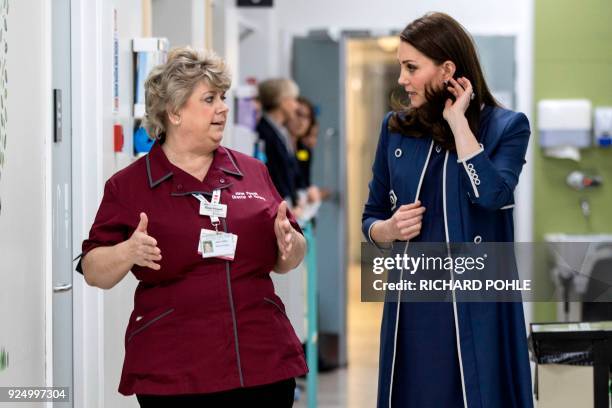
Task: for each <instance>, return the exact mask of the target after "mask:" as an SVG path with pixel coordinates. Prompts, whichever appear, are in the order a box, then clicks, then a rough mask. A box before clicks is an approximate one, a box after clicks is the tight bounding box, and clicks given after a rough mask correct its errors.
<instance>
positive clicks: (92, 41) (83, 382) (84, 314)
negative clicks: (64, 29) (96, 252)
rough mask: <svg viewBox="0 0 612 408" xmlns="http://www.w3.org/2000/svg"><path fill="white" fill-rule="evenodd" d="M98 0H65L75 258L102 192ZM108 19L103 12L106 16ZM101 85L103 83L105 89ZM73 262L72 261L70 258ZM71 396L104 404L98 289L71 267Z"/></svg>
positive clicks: (103, 34)
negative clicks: (67, 5) (67, 3)
mask: <svg viewBox="0 0 612 408" xmlns="http://www.w3.org/2000/svg"><path fill="white" fill-rule="evenodd" d="M104 10H105V8H104V0H72V1H71V23H70V24H71V43H72V45H71V53H72V62H71V64H72V78H71V85H72V94H71V96H72V106H73V109H72V129H73V138H72V167H73V172H72V192H73V194H72V209H73V210H72V211H73V214H72V220H73V224H72V241H73V248H74V251H75V254H74V256H75V257H76V256H77V255H79V253H80V248H81V243H82V240H83V238H84V237H85V236H86V235H87V232H88V231H89V227H90V226H91V224H92V222H93V219H94V217H95V211H96V209H97V207H98V203H99V199H100V197H102V192H103V186H104V183H103V182H104V180H103V171H102V169H103V166H102V163H103V158H102V152H103V147H102V146H103V139H104V137H103V136H104V126H103V115H102V106H101V105H102V104H103V103H104V101H105V95H106V94H107V93H108V92H110V85H105V82H104V75H103V72H104V68H103V64H104V63H105V59H104V49H106V47H104V46H103V44H104V42H105V41H111V38H112V33H111V29H112V27H106V26H105V25H104V23H105V22H106V21H107V19H105V18H104V15H103V14H104ZM107 17H108V18H110V17H109V16H107ZM106 88H109V90H107V89H106ZM75 266H76V263H75ZM74 274H75V275H74V278H73V322H74V323H73V335H74V338H73V347H74V354H73V365H74V368H73V372H74V382H73V384H74V389H73V398H74V406H75V407H92V408H95V407H103V406H104V293H103V291H101V290H99V289H97V288H92V287H90V286H88V285H87V284H86V283H85V280H84V279H83V278H82V277H81V276H80V275H79V274H78V273H77V272H74Z"/></svg>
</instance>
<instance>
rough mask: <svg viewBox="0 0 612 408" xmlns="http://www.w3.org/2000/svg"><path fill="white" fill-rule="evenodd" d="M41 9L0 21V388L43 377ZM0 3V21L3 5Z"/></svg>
mask: <svg viewBox="0 0 612 408" xmlns="http://www.w3.org/2000/svg"><path fill="white" fill-rule="evenodd" d="M47 3H48V2H46V1H43V0H19V1H11V2H10V7H9V9H8V18H7V19H6V20H4V19H0V24H2V26H1V28H0V31H2V36H0V38H2V39H3V40H1V42H2V47H3V48H4V43H6V45H7V52H6V54H5V53H4V49H3V50H1V51H0V54H4V56H2V58H1V60H2V62H3V64H2V66H0V68H4V67H5V66H4V64H7V65H6V74H7V78H3V79H2V80H3V81H4V80H6V79H8V84H7V87H6V91H7V92H6V94H4V95H1V96H0V99H2V103H1V105H0V108H1V109H0V110H1V111H5V112H6V113H7V116H8V123H7V124H6V128H5V129H6V133H5V134H6V139H4V138H3V140H1V141H0V143H1V147H0V152H1V155H2V156H3V159H2V160H0V172H1V177H0V201H1V209H0V279H1V283H0V349H1V350H3V351H4V352H6V353H8V356H9V357H8V366H6V365H4V364H3V365H2V367H0V386H9V385H13V386H15V385H28V384H31V385H43V384H45V378H46V377H47V375H48V373H49V371H48V369H47V367H48V364H47V362H46V361H45V350H46V348H47V346H48V340H49V338H48V337H45V310H46V305H47V302H48V301H50V298H51V284H50V270H51V269H50V247H51V233H50V230H51V225H50V222H49V219H48V218H47V217H46V208H47V205H49V202H50V191H49V189H50V181H49V175H50V167H49V166H48V160H47V158H48V157H49V155H50V151H51V150H50V143H51V137H52V135H51V132H50V129H51V123H52V120H51V102H50V101H51V76H50V75H51V73H50V72H47V71H45V70H42V69H40V67H41V66H49V61H50V44H51V43H50V39H49V36H48V35H47V32H48V31H47V30H49V27H50V10H49V7H50V6H49V5H48V4H47ZM0 4H1V5H2V6H1V7H0V10H1V11H2V14H3V15H6V8H5V7H4V4H6V3H5V2H4V1H3V2H1V3H0ZM2 76H3V77H4V72H2ZM1 114H2V119H1V120H2V122H4V121H6V119H7V116H5V115H4V113H1ZM4 126H5V125H4V124H3V125H2V127H3V128H4ZM5 143H6V144H5ZM20 405H21V406H23V407H27V406H38V405H37V404H35V403H23V404H20Z"/></svg>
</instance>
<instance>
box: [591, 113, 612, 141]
mask: <svg viewBox="0 0 612 408" xmlns="http://www.w3.org/2000/svg"><path fill="white" fill-rule="evenodd" d="M593 122H594V128H595V134H594V138H595V145H597V146H602V147H603V146H605V147H607V146H611V145H612V106H600V107H597V108H595V113H594V118H593Z"/></svg>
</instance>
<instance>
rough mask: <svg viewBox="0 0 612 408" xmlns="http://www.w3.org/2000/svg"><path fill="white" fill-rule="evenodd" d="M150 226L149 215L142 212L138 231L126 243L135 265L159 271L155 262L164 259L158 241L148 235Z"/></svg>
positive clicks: (130, 257)
mask: <svg viewBox="0 0 612 408" xmlns="http://www.w3.org/2000/svg"><path fill="white" fill-rule="evenodd" d="M148 224H149V219H148V218H147V214H145V213H143V212H141V213H140V222H139V223H138V226H137V227H136V230H135V231H134V233H133V234H132V236H131V237H130V239H128V240H127V241H126V243H127V251H128V257H129V259H130V262H131V263H133V264H135V265H139V266H144V267H147V268H151V269H155V270H156V271H158V270H159V269H160V268H161V267H160V266H159V264H157V263H155V261H159V260H161V259H162V256H161V250H160V249H159V248H158V247H157V240H155V238H153V237H152V236H150V235H149V234H148V233H147V226H148Z"/></svg>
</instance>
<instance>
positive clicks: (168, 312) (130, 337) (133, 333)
mask: <svg viewBox="0 0 612 408" xmlns="http://www.w3.org/2000/svg"><path fill="white" fill-rule="evenodd" d="M172 312H174V308H172V309H169V310H166V311H165V312H164V313H162V314H160V315H158V316H155V317H154V318H153V319H151V320H149V321H148V322H146V323H145V324H144V325H142V326H141V327H139V328H138V329H136V330H134V331H133V332H132V333H130V335H129V336H128V339H127V342H128V343H129V342H130V340H132V337H134V335H136V334H138V333H140V332H141V331H143V330H144V329H146V328H147V327H149V326H150V325H152V324H153V323H155V322H156V321H158V320H159V319H161V318H162V317H165V316H168V315H169V314H170V313H172ZM139 317H140V316H139ZM139 320H140V319H138V317H137V318H136V321H139Z"/></svg>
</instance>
